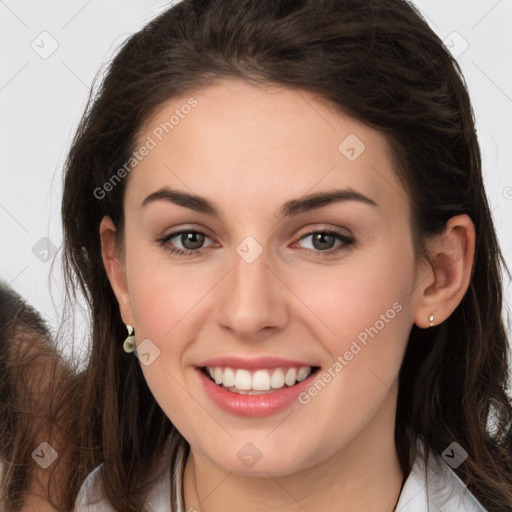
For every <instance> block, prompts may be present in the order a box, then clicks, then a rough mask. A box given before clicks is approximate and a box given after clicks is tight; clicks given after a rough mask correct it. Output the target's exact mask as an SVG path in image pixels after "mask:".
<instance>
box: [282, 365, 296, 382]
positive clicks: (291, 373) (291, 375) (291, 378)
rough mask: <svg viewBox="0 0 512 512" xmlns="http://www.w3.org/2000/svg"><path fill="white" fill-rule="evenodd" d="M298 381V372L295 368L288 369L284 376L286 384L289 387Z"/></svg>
mask: <svg viewBox="0 0 512 512" xmlns="http://www.w3.org/2000/svg"><path fill="white" fill-rule="evenodd" d="M296 380H297V370H296V369H295V368H288V371H287V372H286V375H285V376H284V382H285V384H286V385H287V386H293V385H294V384H295V381H296Z"/></svg>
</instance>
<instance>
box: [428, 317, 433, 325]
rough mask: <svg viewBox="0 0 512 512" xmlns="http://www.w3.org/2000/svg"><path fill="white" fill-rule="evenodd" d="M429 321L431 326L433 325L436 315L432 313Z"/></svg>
mask: <svg viewBox="0 0 512 512" xmlns="http://www.w3.org/2000/svg"><path fill="white" fill-rule="evenodd" d="M428 321H429V322H430V327H432V326H433V325H434V315H430V316H429V317H428Z"/></svg>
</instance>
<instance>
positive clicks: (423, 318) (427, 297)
mask: <svg viewBox="0 0 512 512" xmlns="http://www.w3.org/2000/svg"><path fill="white" fill-rule="evenodd" d="M428 250H429V254H430V258H431V261H432V267H431V268H430V269H429V271H428V273H426V274H425V273H420V274H419V275H420V277H419V279H421V281H419V284H417V285H416V286H417V287H418V292H419V300H418V302H417V307H416V311H415V323H416V325H417V326H418V327H422V328H427V327H429V326H430V320H429V317H431V316H433V317H434V320H433V322H432V323H433V325H438V324H440V323H441V322H444V321H445V320H446V319H447V318H448V317H449V316H450V315H451V314H452V313H453V311H454V310H455V309H456V307H457V306H458V305H459V304H460V302H461V300H462V298H463V297H464V294H465V293H466V291H467V289H468V286H469V283H470V280H471V275H472V270H473V261H474V257H475V227H474V225H473V222H472V221H471V219H470V218H469V217H468V216H467V215H457V216H455V217H452V218H451V219H450V220H449V221H448V222H447V224H446V230H445V232H444V233H443V234H442V235H439V236H438V237H436V238H435V239H433V240H431V241H430V242H429V245H428ZM421 274H423V275H421Z"/></svg>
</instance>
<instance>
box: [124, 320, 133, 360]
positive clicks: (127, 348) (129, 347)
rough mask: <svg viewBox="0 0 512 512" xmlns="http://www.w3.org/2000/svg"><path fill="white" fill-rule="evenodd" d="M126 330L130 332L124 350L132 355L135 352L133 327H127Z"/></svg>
mask: <svg viewBox="0 0 512 512" xmlns="http://www.w3.org/2000/svg"><path fill="white" fill-rule="evenodd" d="M126 329H127V330H128V336H127V337H126V339H125V340H124V343H123V350H124V351H125V352H126V353H127V354H130V353H132V352H133V351H134V350H135V335H134V334H133V327H132V326H131V325H127V326H126Z"/></svg>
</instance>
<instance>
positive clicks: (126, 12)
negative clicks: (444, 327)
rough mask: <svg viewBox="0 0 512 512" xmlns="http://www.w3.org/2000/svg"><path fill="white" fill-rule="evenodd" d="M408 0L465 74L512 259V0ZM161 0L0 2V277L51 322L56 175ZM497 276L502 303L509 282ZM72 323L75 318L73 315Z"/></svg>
mask: <svg viewBox="0 0 512 512" xmlns="http://www.w3.org/2000/svg"><path fill="white" fill-rule="evenodd" d="M414 3H415V4H416V5H417V6H418V7H419V8H420V9H421V11H422V12H423V13H424V15H425V16H426V17H427V19H428V21H429V23H430V24H431V26H432V28H433V29H434V30H435V31H436V32H437V33H438V34H439V35H440V36H441V38H442V39H444V40H446V41H447V44H448V45H449V46H450V47H451V51H452V53H454V55H455V56H456V57H457V59H458V61H459V62H460V64H461V66H462V69H463V71H464V74H465V77H466V80H467V82H468V85H469V89H470V94H471V97H472V100H473V106H474V110H475V115H476V119H477V126H478V134H479V138H480V141H481V147H482V151H483V158H484V172H485V182H486V187H487V193H488V197H489V201H490V203H491V208H492V211H493V216H494V219H495V223H496V226H497V230H498V235H499V238H500V242H501V244H502V248H503V251H504V254H505V258H506V260H507V263H508V264H509V265H510V266H511V267H512V236H511V235H512V228H511V222H510V221H511V220H512V171H511V167H510V166H511V162H512V140H511V135H512V130H511V128H510V119H511V118H512V71H511V70H512V58H511V57H510V56H511V55H512V31H511V28H510V27H511V26H512V0H471V1H467V0H464V1H463V0H448V1H447V0H417V1H416V2H414ZM169 5H170V3H169V2H163V1H154V0H149V1H148V0H145V1H144V2H143V1H142V0H122V1H121V0H109V1H100V0H88V1H87V0H85V1H84V0H58V1H57V0H53V1H45V2H41V1H40V0H6V1H1V0H0V48H1V57H0V58H1V60H0V62H1V63H2V66H1V69H0V116H1V117H0V119H1V124H0V148H1V152H0V155H1V162H0V173H1V187H0V234H1V243H0V278H1V279H2V280H4V281H5V282H7V283H9V284H10V285H11V286H12V287H13V288H14V289H15V290H16V291H18V292H19V293H20V294H21V295H22V296H23V297H25V298H26V299H28V301H29V302H30V303H31V304H32V305H34V306H35V307H36V308H37V309H38V310H39V311H41V312H42V314H43V315H44V316H45V318H47V319H48V321H49V323H50V326H51V327H53V328H56V327H57V326H58V323H59V319H60V311H61V301H62V279H61V276H60V266H59V265H60V260H59V252H57V253H55V251H56V250H57V249H58V248H59V247H60V244H61V241H62V234H61V229H60V215H59V210H60V194H61V174H62V165H63V162H64V158H65V155H66V152H67V150H68V148H69V144H70V141H71V137H72V135H73V131H74V129H75V128H76V126H77V123H78V121H79V119H80V116H81V113H82V111H83V108H84V105H85V102H86V99H87V96H88V92H89V88H90V85H91V83H92V80H93V78H94V76H95V75H96V73H97V71H98V70H99V69H100V67H101V66H102V65H104V63H105V62H106V61H107V60H108V59H109V58H110V57H112V55H113V54H114V52H115V50H116V49H117V48H118V47H119V46H120V45H121V44H122V42H123V41H124V40H125V39H126V38H127V37H128V36H129V35H131V34H132V33H133V32H135V31H136V30H138V29H140V28H141V27H142V26H143V25H145V24H146V23H147V22H148V21H149V20H151V19H152V18H153V17H154V16H155V15H156V14H158V13H159V12H161V11H162V10H164V9H165V8H166V7H168V6H169ZM507 220H508V222H507ZM55 254H56V257H54V256H55ZM54 260H55V264H54V265H53V271H51V269H52V262H53V261H54ZM505 284H506V304H505V305H506V308H509V306H508V304H510V302H511V287H510V284H509V282H508V279H506V280H505ZM504 313H505V319H506V321H507V322H508V324H509V325H510V321H509V320H508V318H509V313H508V312H507V310H505V312H504ZM78 325H79V327H80V326H81V327H80V328H81V329H83V328H84V327H85V322H84V321H83V318H82V319H80V318H79V319H78ZM509 332H510V328H509Z"/></svg>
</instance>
